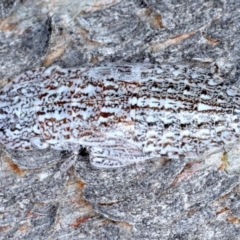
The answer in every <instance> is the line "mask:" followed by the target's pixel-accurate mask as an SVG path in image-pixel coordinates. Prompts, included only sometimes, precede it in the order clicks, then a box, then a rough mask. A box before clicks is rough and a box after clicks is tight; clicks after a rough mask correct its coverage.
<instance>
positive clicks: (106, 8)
mask: <svg viewBox="0 0 240 240" xmlns="http://www.w3.org/2000/svg"><path fill="white" fill-rule="evenodd" d="M239 10H240V3H239V2H238V1H237V0H232V1H227V0H208V1H206V0H186V1H175V0H144V1H140V0H129V1H124V0H118V1H117V0H115V1H114V0H112V1H110V0H108V1H107V0H99V1H96V0H91V1H80V2H79V1H77V0H73V1H70V0H50V1H46V0H39V1H34V0H25V1H17V0H16V1H14V0H12V1H6V0H0V80H1V84H2V85H3V84H5V82H6V80H8V79H10V80H11V79H12V78H13V77H15V76H17V75H18V74H19V73H21V72H24V71H26V70H30V69H33V68H35V67H39V66H46V67H48V66H51V65H59V66H61V67H66V68H68V67H77V66H81V65H83V64H88V63H89V64H93V65H94V64H98V63H102V62H103V63H104V62H116V61H121V62H132V63H136V62H143V61H150V62H152V63H163V62H166V63H169V62H171V63H175V62H176V63H182V62H184V63H186V62H187V63H189V64H201V65H203V66H205V67H206V68H209V69H210V70H211V71H213V72H214V71H215V72H216V71H217V72H218V73H220V74H221V76H222V77H223V78H224V79H225V80H226V81H230V82H231V83H232V84H235V85H236V86H239V82H240V81H239V75H240V68H239V58H240V54H239V52H240V21H239V20H240V15H239ZM238 145H239V144H236V145H233V146H226V148H225V149H223V150H222V151H220V152H218V153H216V154H213V155H211V156H209V157H206V158H204V159H197V160H191V161H190V160H189V161H187V160H186V159H178V160H170V161H165V160H164V159H150V160H148V161H145V162H143V163H139V164H137V165H136V164H134V165H131V166H128V167H124V168H118V169H109V170H106V169H96V168H93V167H92V166H91V165H90V163H89V161H88V154H87V153H86V152H82V153H80V155H79V158H78V161H77V162H76V164H75V165H74V166H73V167H71V168H70V169H69V170H68V171H67V172H65V173H62V175H61V176H60V177H59V178H57V179H55V178H54V177H53V176H54V174H55V173H56V172H57V171H58V170H59V168H60V166H61V164H62V163H63V162H64V159H66V158H67V157H68V156H69V153H68V152H59V151H53V150H50V149H48V150H47V151H46V150H44V151H41V150H38V151H37V150H36V151H29V152H21V151H9V150H8V149H4V147H3V146H2V147H1V149H2V151H1V162H0V239H90V240H91V239H102V240H105V239H109V240H112V239H184V240H185V239H201V240H202V239H231V240H234V239H236V240H237V239H240V202H239V199H240V186H239V172H240V148H239V146H238ZM226 152H227V154H226ZM226 162H228V163H229V166H227V164H226ZM226 166H227V167H226Z"/></svg>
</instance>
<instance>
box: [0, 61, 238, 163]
mask: <svg viewBox="0 0 240 240" xmlns="http://www.w3.org/2000/svg"><path fill="white" fill-rule="evenodd" d="M0 98H1V105H0V111H1V114H0V118H1V123H0V139H1V142H2V143H3V144H5V145H6V146H7V147H9V148H16V149H29V148H31V143H30V141H32V143H39V145H41V144H42V145H41V146H43V147H45V146H48V145H50V146H51V147H52V148H55V149H63V150H66V149H67V150H69V149H72V150H74V151H75V152H76V151H77V149H79V147H80V146H81V145H82V146H85V147H87V148H88V149H89V151H90V158H91V160H92V163H93V164H94V165H95V166H97V167H102V166H104V167H112V166H113V167H114V166H123V165H127V164H130V163H132V162H138V161H143V160H145V159H147V158H150V157H158V156H159V157H168V158H179V157H187V158H196V157H199V156H201V155H203V154H206V153H208V152H211V151H215V150H216V149H219V148H220V147H223V146H224V145H225V144H229V143H232V142H235V141H237V140H238V139H239V134H240V124H239V113H240V112H239V111H240V106H239V103H240V101H239V98H240V92H239V89H237V88H236V87H234V86H231V85H230V84H229V83H228V82H227V81H226V80H225V81H224V80H223V79H221V78H220V77H219V76H218V75H217V74H211V73H209V72H207V71H206V69H204V68H200V67H196V66H195V67H192V66H187V65H170V64H162V65H151V64H134V65H127V64H124V65H116V64H115V65H113V64H107V65H100V66H95V67H83V68H77V69H61V68H59V67H51V68H48V69H43V68H40V69H37V70H35V71H29V72H27V73H25V74H22V75H20V76H19V77H17V78H16V79H15V80H14V81H13V82H12V83H9V84H7V85H6V86H5V87H4V88H3V90H2V92H1V97H0ZM32 139H35V140H34V141H33V140H32ZM36 139H37V140H36ZM44 142H45V143H46V145H44ZM37 145H38V144H37Z"/></svg>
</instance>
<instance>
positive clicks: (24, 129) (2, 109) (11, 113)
mask: <svg viewBox="0 0 240 240" xmlns="http://www.w3.org/2000/svg"><path fill="white" fill-rule="evenodd" d="M43 70H44V69H43V68H39V69H36V70H33V71H27V72H25V73H23V74H21V75H19V76H18V77H16V78H15V79H14V80H13V81H11V82H10V83H8V84H7V85H5V86H4V87H3V89H2V90H1V92H0V139H1V142H2V143H3V144H4V145H5V146H6V147H7V148H9V149H10V148H13V149H24V150H27V149H31V147H32V146H31V143H30V140H31V138H33V137H36V136H39V134H40V132H39V129H38V127H37V124H36V119H37V117H36V114H35V101H36V99H37V96H38V94H39V92H40V91H41V89H42V86H41V85H42V83H43V80H44V77H43Z"/></svg>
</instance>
